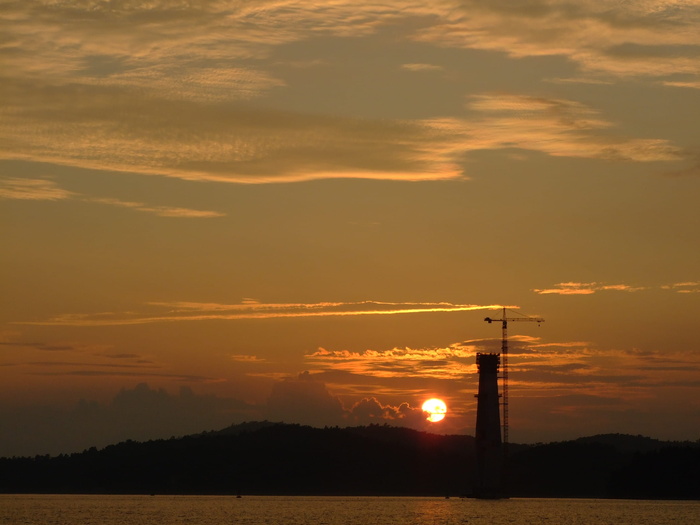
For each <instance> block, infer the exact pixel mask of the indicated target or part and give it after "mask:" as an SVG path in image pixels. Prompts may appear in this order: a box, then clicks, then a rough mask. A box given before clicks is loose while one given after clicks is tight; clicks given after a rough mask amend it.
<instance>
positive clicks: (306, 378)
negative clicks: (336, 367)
mask: <svg viewBox="0 0 700 525" xmlns="http://www.w3.org/2000/svg"><path fill="white" fill-rule="evenodd" d="M345 413H346V412H345V409H344V407H343V404H342V403H341V401H340V399H338V398H337V397H335V396H333V395H332V394H331V393H330V392H328V390H327V389H326V385H325V384H324V383H322V382H321V381H318V380H316V379H314V378H313V376H312V375H311V374H309V372H303V373H301V374H299V376H298V377H296V378H286V379H284V380H282V381H278V382H276V383H275V384H274V385H273V387H272V394H271V395H270V397H269V399H268V400H267V407H266V414H267V417H268V418H269V419H271V420H275V421H280V420H282V421H285V422H287V423H300V424H307V425H329V424H330V425H335V424H340V423H342V422H343V420H344V416H345Z"/></svg>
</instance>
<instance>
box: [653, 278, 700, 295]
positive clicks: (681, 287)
mask: <svg viewBox="0 0 700 525" xmlns="http://www.w3.org/2000/svg"><path fill="white" fill-rule="evenodd" d="M662 288H663V289H664V290H672V291H674V292H676V293H682V294H686V293H700V281H685V282H681V283H673V284H669V285H665V286H662Z"/></svg>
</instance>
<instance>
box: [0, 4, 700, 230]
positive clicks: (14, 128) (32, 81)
mask: <svg viewBox="0 0 700 525" xmlns="http://www.w3.org/2000/svg"><path fill="white" fill-rule="evenodd" d="M603 5H604V6H603V7H601V4H600V2H598V3H596V2H583V3H579V4H577V5H576V6H574V5H572V4H571V3H569V2H561V1H554V2H539V1H534V2H528V3H527V4H526V5H522V6H519V7H517V8H514V7H513V6H512V4H511V3H507V2H500V1H499V2H485V1H483V0H472V1H469V0H464V1H450V2H436V3H433V4H430V5H426V4H425V3H421V2H414V1H409V0H393V1H389V2H387V3H383V4H374V3H359V4H358V3H356V2H349V1H341V0H338V1H333V2H324V3H321V4H308V3H306V4H304V3H296V2H291V3H290V2H286V1H276V0H267V1H265V0H261V1H259V2H253V3H245V2H243V3H241V2H232V1H223V2H201V3H182V4H180V3H178V4H172V3H169V2H160V1H159V2H149V3H147V4H138V3H129V2H127V3H120V4H118V5H117V4H104V3H103V2H97V1H85V2H81V3H76V4H65V3H64V4H60V5H56V4H54V3H51V2H42V1H40V0H28V1H27V2H15V3H13V4H11V5H10V6H8V8H7V11H6V13H5V19H6V20H7V21H8V22H11V23H8V24H7V28H6V29H7V31H6V45H5V46H4V48H3V49H4V57H3V58H5V59H6V61H5V63H4V64H6V67H5V68H4V75H5V77H4V78H2V79H1V81H0V97H1V98H2V100H3V106H2V107H1V108H0V122H2V124H0V142H1V143H2V144H4V146H5V147H4V149H3V150H2V151H0V158H6V159H19V160H22V159H33V160H39V161H44V162H53V163H57V164H62V165H70V166H79V167H84V168H92V169H102V170H112V171H128V172H133V173H140V174H150V175H162V176H169V177H176V178H181V179H186V180H209V181H218V182H230V183H272V182H295V181H306V180H315V179H327V178H364V179H383V180H402V181H426V180H449V179H461V178H465V176H466V175H465V174H464V173H463V171H462V169H461V165H462V163H463V160H464V155H465V152H469V151H473V150H477V149H495V148H524V149H530V150H533V151H541V152H544V153H546V154H548V155H554V156H573V157H584V158H602V159H622V160H632V161H642V162H648V161H660V160H661V161H673V160H678V159H680V158H682V157H683V153H682V152H681V151H680V150H679V149H678V148H676V147H675V146H674V145H673V144H671V143H670V142H668V141H665V140H662V139H655V138H627V137H615V136H612V135H608V134H603V133H600V130H601V129H603V128H608V127H610V126H611V124H610V123H608V122H605V121H604V119H602V118H601V117H600V116H598V115H597V114H596V113H595V111H593V110H592V109H590V108H585V107H584V106H582V105H580V104H576V103H574V102H572V101H562V100H555V99H552V100H547V101H544V102H543V101H542V99H535V98H528V97H526V96H523V95H507V96H504V95H502V96H500V99H501V101H500V102H501V106H500V108H498V109H494V106H493V104H489V103H488V100H486V99H493V98H494V95H491V94H486V95H480V96H478V97H476V98H475V99H473V100H472V101H471V107H472V111H476V112H478V113H479V115H478V118H476V119H474V120H471V119H467V118H458V119H443V120H440V119H438V120H431V119H425V120H414V121H405V120H393V121H388V120H362V119H354V118H348V117H339V116H336V117H330V116H322V115H310V114H301V113H291V112H284V111H279V110H272V109H268V110H263V109H260V108H252V107H250V108H248V109H243V107H242V106H241V105H240V103H241V101H244V100H249V99H251V98H255V97H258V96H261V95H263V94H265V93H267V92H269V91H270V90H273V89H283V88H284V85H285V84H284V81H282V80H281V79H279V78H276V77H275V75H274V74H273V73H272V72H271V71H268V70H266V69H265V68H266V64H267V62H266V60H268V58H269V57H270V55H271V54H272V49H273V48H276V47H278V46H281V45H284V44H289V43H292V42H299V41H303V40H309V39H312V38H314V37H319V36H326V37H328V36H334V37H349V36H353V37H358V36H363V35H369V34H372V33H375V32H377V31H379V30H380V29H381V28H383V27H388V24H392V28H395V30H396V31H399V33H398V34H399V35H400V36H399V38H400V37H403V38H405V39H414V40H416V39H417V40H419V41H422V42H427V43H429V44H431V45H447V46H453V47H466V48H476V49H490V50H494V51H500V52H504V53H509V54H510V55H511V56H514V57H521V56H544V55H553V54H561V55H565V56H568V57H570V58H571V59H572V60H574V61H577V62H578V63H580V64H581V65H582V66H583V67H584V68H585V69H588V70H592V69H596V68H597V70H598V71H603V72H606V73H608V74H614V75H627V74H630V75H632V74H633V75H639V74H654V75H658V74H660V73H666V74H670V73H680V72H684V73H686V74H690V75H692V74H700V66H698V64H700V61H698V60H697V56H696V54H697V53H696V52H695V51H693V50H694V49H695V48H696V47H700V41H698V37H697V31H694V30H692V31H691V29H694V26H693V22H694V21H697V20H698V19H699V18H700V14H699V13H700V9H699V8H698V7H697V6H694V5H691V4H687V3H686V4H682V5H680V4H676V5H675V10H673V9H671V8H669V7H668V6H667V5H666V4H654V3H652V2H643V6H639V5H635V4H633V3H620V2H607V1H606V2H603ZM107 6H109V7H107ZM403 22H405V24H403ZM275 63H278V61H275V60H271V61H270V62H269V64H267V67H268V68H274V67H275V66H274V64H275ZM400 67H402V68H403V69H406V70H409V71H425V70H433V69H435V68H437V67H438V66H435V65H431V64H428V63H422V62H416V63H404V64H402V65H400ZM688 82H692V80H690V81H688ZM508 97H510V98H511V100H510V102H511V104H510V105H508V104H505V105H503V104H504V103H506V102H508V101H507V100H506V99H507V98H508ZM514 97H515V98H514ZM516 99H517V102H518V104H516V105H519V106H520V107H519V108H516V107H514V106H513V104H512V102H513V101H514V100H516ZM525 105H529V109H527V111H525V112H523V111H522V110H523V107H524V106H525ZM487 114H488V115H487ZM114 204H115V205H119V204H116V203H114ZM132 204H135V205H136V206H133V207H134V208H136V209H141V211H146V212H149V213H156V214H158V215H162V216H186V217H210V216H214V215H213V214H212V213H211V212H196V211H193V210H185V209H180V208H159V207H156V208H153V207H149V206H145V205H140V206H139V205H138V203H128V202H125V203H122V204H121V205H123V206H126V207H130V206H132Z"/></svg>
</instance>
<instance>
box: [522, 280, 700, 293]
mask: <svg viewBox="0 0 700 525" xmlns="http://www.w3.org/2000/svg"><path fill="white" fill-rule="evenodd" d="M652 289H661V290H668V291H673V292H676V293H681V294H687V293H698V292H700V282H698V281H685V282H679V283H673V284H664V285H661V286H653V287H650V286H631V285H629V284H605V283H598V282H590V283H579V282H566V283H558V284H555V285H554V287H552V288H535V289H533V290H532V291H533V292H535V293H537V294H541V295H547V294H552V295H592V294H594V293H597V292H601V291H602V292H606V291H615V292H639V291H643V290H652Z"/></svg>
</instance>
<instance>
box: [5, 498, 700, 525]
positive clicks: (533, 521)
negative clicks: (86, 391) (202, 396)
mask: <svg viewBox="0 0 700 525" xmlns="http://www.w3.org/2000/svg"><path fill="white" fill-rule="evenodd" d="M185 523H186V524H189V525H223V524H251V525H389V524H392V525H393V524H400V525H454V524H466V523H468V524H471V525H487V524H488V525H519V524H522V525H538V524H546V525H588V524H590V525H606V524H607V525H671V524H673V525H697V524H700V502H682V501H622V500H556V499H511V500H503V501H481V500H471V499H456V498H453V499H449V500H446V499H440V498H359V497H275V496H244V497H243V498H240V499H237V498H235V497H229V496H54V495H48V496H45V495H20V496H10V495H0V524H2V525H156V524H157V525H177V524H185Z"/></svg>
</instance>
